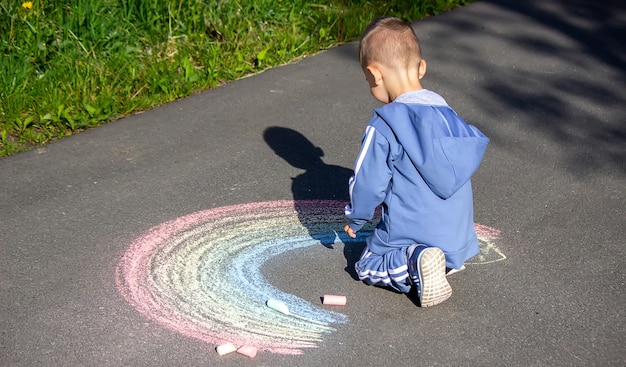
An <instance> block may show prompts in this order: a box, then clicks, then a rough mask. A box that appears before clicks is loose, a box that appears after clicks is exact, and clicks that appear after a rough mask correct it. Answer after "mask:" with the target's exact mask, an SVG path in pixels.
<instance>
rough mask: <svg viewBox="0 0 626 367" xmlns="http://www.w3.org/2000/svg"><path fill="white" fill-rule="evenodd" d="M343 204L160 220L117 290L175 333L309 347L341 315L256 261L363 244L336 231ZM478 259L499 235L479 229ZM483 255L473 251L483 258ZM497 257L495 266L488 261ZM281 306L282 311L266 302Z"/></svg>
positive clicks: (272, 348)
mask: <svg viewBox="0 0 626 367" xmlns="http://www.w3.org/2000/svg"><path fill="white" fill-rule="evenodd" d="M343 205H344V203H343V202H340V201H330V200H329V201H322V200H312V201H288V200H285V201H271V202H260V203H250V204H243V205H235V206H226V207H221V208H215V209H210V210H206V211H201V212H197V213H193V214H190V215H187V216H183V217H180V218H177V219H174V220H172V221H168V222H165V223H163V224H161V225H158V226H156V227H154V228H152V229H151V230H149V231H148V232H147V233H145V234H144V235H142V236H140V237H139V238H137V239H136V240H135V241H134V242H133V243H132V244H131V245H130V247H129V249H128V251H127V252H126V253H125V254H124V256H123V257H122V259H121V260H120V263H119V265H118V267H117V278H116V280H117V286H118V289H119V291H120V293H121V294H122V295H123V296H124V298H125V299H126V300H127V301H128V302H129V303H130V304H131V305H132V306H133V307H135V308H136V309H137V310H138V311H139V312H140V313H141V314H142V315H144V316H145V317H147V318H149V319H151V320H154V321H155V322H157V323H158V324H160V325H162V326H164V327H166V328H169V329H171V330H174V331H176V332H179V333H181V334H183V335H186V336H189V337H192V338H196V339H199V340H202V341H204V342H207V343H210V344H214V345H221V344H224V343H233V344H235V345H251V346H254V347H256V348H258V349H259V350H263V351H266V352H272V353H280V354H301V353H302V352H303V350H304V349H305V348H312V347H316V346H317V344H318V343H319V342H320V341H321V340H322V338H323V336H324V335H325V334H328V333H331V332H333V331H334V330H335V329H334V325H336V324H343V323H346V322H347V321H348V317H347V316H346V315H344V314H342V313H339V312H336V311H332V310H328V309H324V308H321V307H319V305H314V304H312V303H310V302H308V301H306V300H303V299H301V298H299V297H296V296H294V295H292V294H289V293H285V292H283V291H281V290H280V289H278V288H276V287H274V286H272V285H271V284H269V283H268V282H267V281H266V279H265V278H264V276H263V275H262V273H261V267H262V266H263V264H264V263H265V262H266V261H267V260H269V259H271V258H273V257H276V256H280V255H281V254H283V253H286V252H287V251H290V250H294V249H299V248H305V247H309V246H319V245H322V244H324V245H328V244H329V243H331V244H332V243H337V244H339V243H344V244H346V245H349V243H350V242H364V241H365V238H366V237H367V236H368V235H369V234H371V231H361V232H360V233H359V234H358V236H357V238H356V239H350V238H348V237H347V236H345V235H343V233H338V232H341V229H342V228H343V223H344V221H345V218H344V217H343V210H342V209H343ZM477 233H478V235H479V238H481V246H483V245H484V246H486V247H488V249H486V250H485V255H484V258H485V260H479V261H478V262H477V263H486V262H491V261H492V260H491V259H492V258H493V256H492V253H498V254H500V251H499V250H498V249H497V248H496V247H495V245H494V240H495V239H496V238H497V236H498V232H497V231H495V230H493V229H491V228H489V227H484V226H480V225H477ZM480 256H483V252H482V249H481V255H480ZM502 256H504V255H502ZM496 261H497V260H496ZM268 299H274V300H277V301H280V302H282V303H284V304H285V305H286V306H287V307H288V309H289V314H288V315H287V314H283V313H280V312H277V311H275V310H273V309H271V308H269V307H267V306H266V301H267V300H268Z"/></svg>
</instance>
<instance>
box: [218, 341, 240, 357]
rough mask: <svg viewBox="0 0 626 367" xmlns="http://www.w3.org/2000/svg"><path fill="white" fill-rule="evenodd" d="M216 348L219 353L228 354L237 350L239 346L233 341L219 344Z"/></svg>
mask: <svg viewBox="0 0 626 367" xmlns="http://www.w3.org/2000/svg"><path fill="white" fill-rule="evenodd" d="M215 350H216V351H217V354H219V355H221V356H223V355H224V354H228V353H232V352H234V351H236V350H237V347H236V346H235V345H234V344H233V343H226V344H221V345H218V346H217V348H215Z"/></svg>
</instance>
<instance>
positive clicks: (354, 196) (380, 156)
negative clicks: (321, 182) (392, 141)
mask: <svg viewBox="0 0 626 367" xmlns="http://www.w3.org/2000/svg"><path fill="white" fill-rule="evenodd" d="M390 163H391V159H390V147H389V142H388V141H387V139H386V138H385V137H384V136H383V135H382V134H380V133H379V132H378V131H376V129H375V128H374V127H373V126H372V125H368V127H367V128H366V130H365V133H364V135H363V141H362V142H361V151H360V152H359V155H358V157H357V159H356V162H355V164H354V175H353V176H352V177H351V178H350V182H349V192H350V204H348V205H346V208H345V215H346V217H347V218H348V222H349V224H350V228H352V230H354V231H358V230H359V229H361V227H363V225H365V223H367V222H368V221H369V220H371V219H372V217H373V216H374V210H375V209H376V207H377V206H378V205H380V204H381V203H382V202H383V200H384V199H385V195H386V193H387V189H388V187H389V184H390V181H391V175H392V170H391V168H390Z"/></svg>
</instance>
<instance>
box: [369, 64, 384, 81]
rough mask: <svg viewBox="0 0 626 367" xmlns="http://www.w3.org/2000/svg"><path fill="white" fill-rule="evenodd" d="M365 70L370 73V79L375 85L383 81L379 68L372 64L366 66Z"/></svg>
mask: <svg viewBox="0 0 626 367" xmlns="http://www.w3.org/2000/svg"><path fill="white" fill-rule="evenodd" d="M367 71H368V72H369V73H370V74H371V76H372V81H373V82H374V83H375V84H376V85H380V84H381V83H382V81H383V73H381V72H380V69H378V68H377V67H376V66H374V65H370V66H368V67H367Z"/></svg>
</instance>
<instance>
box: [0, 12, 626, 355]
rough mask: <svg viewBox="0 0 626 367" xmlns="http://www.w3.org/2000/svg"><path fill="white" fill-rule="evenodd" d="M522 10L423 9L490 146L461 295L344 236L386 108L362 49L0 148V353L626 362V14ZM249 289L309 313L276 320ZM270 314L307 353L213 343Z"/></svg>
mask: <svg viewBox="0 0 626 367" xmlns="http://www.w3.org/2000/svg"><path fill="white" fill-rule="evenodd" d="M517 3H518V2H516V1H509V2H507V1H480V2H477V3H475V4H472V5H469V6H466V7H464V8H462V9H458V10H454V11H452V12H449V13H446V14H442V15H439V16H436V17H432V18H429V19H426V20H422V21H419V22H416V23H415V29H416V30H417V33H418V36H419V37H420V39H421V41H422V45H423V46H422V47H423V51H424V55H425V58H426V59H427V61H428V73H427V75H426V78H425V79H424V84H425V86H426V87H427V88H429V89H433V90H435V91H438V92H439V93H441V94H442V95H444V96H445V97H446V98H447V100H448V102H449V103H450V104H451V105H452V106H453V107H454V108H455V109H456V110H457V112H459V114H460V115H462V116H463V117H465V118H466V120H468V121H469V122H471V123H473V124H475V125H477V126H478V127H479V128H481V130H482V131H484V132H485V133H486V134H487V135H488V136H489V137H490V138H491V144H490V146H489V148H488V151H487V154H486V157H485V160H484V162H483V164H482V166H481V168H480V169H479V171H478V172H477V174H476V175H475V178H474V181H473V183H474V190H475V213H476V215H475V220H476V222H477V223H480V224H481V225H483V226H486V227H484V228H487V227H488V228H489V229H493V230H497V231H499V235H497V236H496V235H495V231H492V232H491V234H489V233H487V234H484V235H483V237H482V238H483V249H484V250H485V252H484V253H483V256H482V257H480V258H479V259H477V260H476V263H474V264H468V266H467V270H466V271H464V272H462V273H460V274H458V275H453V276H451V277H450V282H451V284H452V287H453V289H454V294H453V296H452V298H451V299H450V300H449V301H447V302H445V303H444V304H441V305H439V306H437V307H433V308H430V309H420V308H418V307H416V306H415V305H414V303H413V302H412V301H411V299H410V298H408V297H406V296H404V295H400V294H395V293H392V292H389V291H386V290H384V289H380V288H374V287H368V286H366V285H363V284H362V283H360V282H358V281H356V280H354V279H353V274H352V273H351V271H350V268H351V265H352V264H353V263H354V260H355V258H356V257H357V256H358V254H359V251H360V249H361V248H362V246H363V244H362V242H356V243H346V244H344V243H342V242H341V241H340V240H341V238H340V239H339V240H338V241H336V242H335V238H334V237H332V233H333V230H335V229H337V225H338V224H337V223H338V222H339V221H340V215H341V213H340V206H338V205H339V204H340V203H341V202H343V201H344V200H345V199H346V197H345V195H346V193H345V186H344V184H343V182H344V180H345V179H346V177H347V176H348V175H349V174H350V168H351V167H352V164H353V159H354V157H355V156H356V153H357V151H358V148H359V141H360V137H361V132H362V129H363V127H364V126H365V123H366V122H367V120H368V119H369V117H370V114H371V109H372V108H374V107H376V106H378V105H377V103H376V102H375V100H374V99H373V98H372V97H371V96H370V95H369V91H368V88H367V84H366V82H365V80H364V78H363V76H362V75H361V71H360V69H359V66H358V63H357V62H356V60H355V50H356V45H355V44H348V45H344V46H341V47H337V48H334V49H332V50H329V51H327V52H324V53H321V54H319V55H316V56H314V57H310V58H306V59H304V60H302V61H300V62H297V63H294V64H290V65H285V66H282V67H278V68H275V69H273V70H269V71H267V72H264V73H261V74H259V75H255V76H252V77H250V78H246V79H243V80H240V81H237V82H234V83H231V84H228V85H225V86H222V87H220V88H216V89H214V90H209V91H207V92H205V93H201V94H198V95H196V96H193V97H190V98H186V99H183V100H180V101H177V102H174V103H171V104H168V105H166V106H163V107H160V108H157V109H154V110H152V111H148V112H145V113H142V114H139V115H136V116H132V117H128V118H124V119H122V120H119V121H117V122H114V123H111V124H109V125H107V126H104V127H101V128H98V129H94V130H91V131H87V132H84V133H81V134H78V135H76V136H73V137H71V138H67V139H64V140H62V141H60V142H57V143H54V144H50V145H48V146H45V147H41V148H39V149H37V150H34V151H30V152H27V153H22V154H18V155H16V156H13V157H9V158H5V159H2V160H0V251H1V252H0V333H1V334H0V335H1V339H0V365H2V366H212V365H218V366H240V365H252V366H391V365H395V366H623V365H624V364H626V348H625V340H626V338H625V337H626V332H625V331H624V328H625V315H624V301H626V297H625V295H624V283H625V279H626V277H625V275H624V267H625V262H626V261H625V260H626V259H625V253H624V244H625V242H626V229H625V228H626V226H625V225H626V220H625V218H626V216H625V207H626V195H625V191H626V165H625V163H624V162H626V112H625V109H624V106H625V105H626V103H625V102H626V94H625V92H624V91H626V74H625V70H626V68H625V66H626V52H625V48H624V46H623V43H622V41H619V37H621V36H622V35H623V34H625V28H626V9H625V6H624V5H623V3H621V2H618V1H613V2H610V1H564V0H562V1H550V2H547V1H539V0H536V1H524V2H519V3H520V4H517ZM322 152H323V156H321V154H322ZM320 156H321V158H320ZM285 200H287V202H286V204H285V202H284V201H285ZM290 200H297V201H298V203H309V204H310V205H308V206H307V205H304V204H303V205H301V206H298V205H296V207H295V211H294V210H289V201H290ZM303 200H313V201H309V202H304V201H303ZM322 200H334V201H332V202H328V201H322ZM255 203H265V204H255ZM224 207H226V208H227V209H228V210H226V209H224ZM335 207H337V208H338V209H337V210H338V214H336V215H338V216H336V215H335V214H333V213H335V212H334V211H333V210H335ZM220 208H221V209H220ZM320 210H321V212H320ZM193 213H196V214H194V215H192V214H193ZM333 215H335V216H333ZM267 218H270V219H269V220H267V221H266V219H267ZM164 223H165V224H164ZM320 223H321V224H320ZM151 228H153V230H152V232H147V231H149V230H150V229H151ZM328 233H330V234H331V236H330V237H324V236H323V235H324V234H328ZM312 238H314V239H312ZM255 240H256V242H255ZM260 243H261V244H262V243H265V244H269V245H270V246H268V247H267V248H265V251H266V252H258V253H257V252H253V250H259V251H260V249H261V247H262V246H261V244H260ZM166 245H167V246H173V247H172V249H170V250H165V246H166ZM279 245H282V246H283V247H279ZM150 246H153V247H150ZM159 246H160V247H159ZM177 246H178V247H177ZM246 246H247V247H246ZM240 247H241V248H242V250H241V251H239V250H236V249H237V248H240ZM278 248H282V250H275V252H274V253H272V252H271V250H272V249H278ZM218 250H220V251H222V252H219V251H218ZM151 251H152V252H151ZM251 253H252V254H253V255H254V254H256V255H254V256H252V257H249V256H248V255H250V254H251ZM141 256H143V257H141ZM246 256H248V257H246ZM146 259H147V260H146ZM135 260H136V262H133V261H135ZM144 260H146V261H148V262H147V264H148V265H145V264H144V265H145V266H143V267H142V266H139V265H137V264H140V263H141V261H144ZM135 265H136V266H135ZM168 266H170V267H169V268H168ZM163 269H165V270H163ZM168 269H170V270H168ZM172 269H173V270H172ZM232 269H235V272H234V273H230V272H229V271H230V270H232ZM142 271H143V272H142ZM241 274H244V275H245V278H247V280H248V281H249V283H245V282H244V281H242V280H241V279H240V278H239V276H241ZM255 276H256V278H255ZM185 277H188V278H185ZM194 282H200V283H199V284H214V285H212V286H206V287H205V288H206V289H202V287H200V288H193V287H192V286H191V284H195V283H194ZM202 282H205V283H202ZM211 282H214V283H211ZM270 285H271V287H269V288H267V286H270ZM262 287H265V288H262ZM253 291H255V292H256V291H259V292H261V291H262V292H267V293H266V294H275V295H278V296H282V297H298V298H297V300H301V301H297V302H296V301H294V302H287V303H288V304H289V305H290V306H291V305H293V307H294V308H293V309H295V310H298V311H300V312H301V314H307V315H313V316H311V319H304V318H303V319H302V320H303V321H302V324H297V325H295V326H293V325H292V328H291V329H288V331H287V332H285V331H284V330H283V331H280V330H279V329H280V326H281V325H283V326H285V327H286V325H290V324H289V323H290V322H292V321H293V320H294V319H295V318H284V319H282V320H283V322H284V323H282V324H281V322H280V320H281V319H280V317H281V316H277V315H278V314H277V313H274V314H272V313H268V314H266V312H268V311H267V309H266V308H264V306H263V305H262V302H261V304H260V306H259V305H258V304H256V303H255V302H251V301H250V299H248V298H246V297H247V296H248V295H249V294H248V293H247V292H253ZM238 292H240V293H238ZM241 292H243V293H241ZM327 293H330V294H339V295H345V296H347V299H348V304H347V305H346V306H343V307H334V308H331V307H328V306H322V305H321V304H320V296H321V295H323V294H327ZM202 297H205V298H202ZM211 297H213V298H211ZM294 299H295V298H294ZM222 301H224V302H225V303H224V304H220V305H218V304H219V303H220V302H222ZM289 301H291V298H289ZM298 302H299V303H298ZM309 306H311V307H312V310H308V311H307V309H306V307H309ZM298 307H302V308H301V309H300V308H298ZM330 311H333V312H330ZM255 312H261V313H262V315H263V316H262V317H261V322H260V323H258V322H257V324H255V323H254V322H253V321H254V320H255V319H254V317H255V316H254V315H255V314H254V313H255ZM270 312H273V311H272V310H270ZM307 312H308V313H307ZM315 312H318V313H315ZM241 314H243V315H244V316H243V319H238V318H237V317H240V316H241ZM294 314H296V316H297V315H298V313H297V312H294ZM242 320H243V321H242ZM276 320H279V322H278V324H277V323H276ZM311 320H313V321H311ZM237 322H240V324H237ZM264 322H266V323H264ZM255 325H256V326H255ZM277 325H278V326H277ZM255 327H256V328H257V329H259V330H260V334H258V335H261V336H258V335H257V337H258V338H261V339H263V340H265V344H264V345H265V346H266V347H267V348H271V347H272V346H276V345H283V347H284V346H285V345H287V347H285V348H286V349H285V350H287V351H290V352H294V350H295V351H299V352H300V353H301V354H298V355H287V354H283V353H284V352H285V350H282V349H281V350H278V349H276V350H274V351H281V353H271V352H268V351H263V350H262V351H259V353H258V354H257V356H256V357H255V358H254V359H250V358H248V357H245V356H243V355H241V354H237V353H234V354H229V355H225V356H219V355H218V354H217V353H216V352H215V350H214V347H215V344H213V343H211V340H213V341H215V339H214V338H215V337H216V336H220V335H230V337H232V338H233V339H237V338H239V339H237V340H239V341H241V340H244V341H245V340H247V339H246V338H249V339H250V343H253V342H254V341H253V339H254V338H253V337H250V336H249V335H248V334H246V333H247V332H248V331H250V330H252V329H254V328H255ZM320 330H321V331H320ZM229 333H230V334H229ZM263 333H265V334H263ZM212 338H213V339H212ZM281 338H283V339H281ZM285 338H286V339H285ZM289 338H293V339H294V340H297V342H295V344H298V343H300V344H298V345H299V346H302V345H305V346H311V347H312V348H308V347H301V348H300V347H297V348H291V347H293V345H295V344H289V343H290V341H289V340H290V339H289ZM285 340H287V341H288V342H285ZM281 342H282V343H283V344H281ZM285 343H286V344H285ZM290 346H291V347H290Z"/></svg>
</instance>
